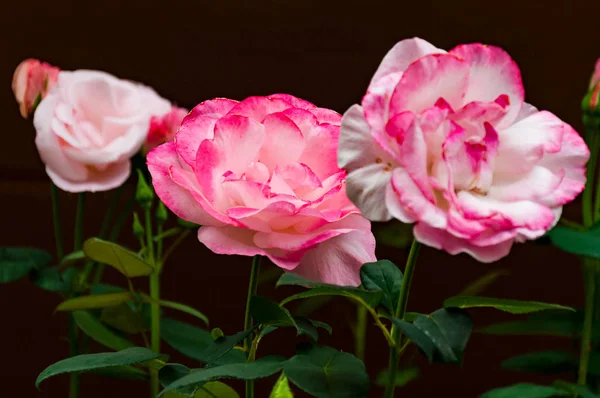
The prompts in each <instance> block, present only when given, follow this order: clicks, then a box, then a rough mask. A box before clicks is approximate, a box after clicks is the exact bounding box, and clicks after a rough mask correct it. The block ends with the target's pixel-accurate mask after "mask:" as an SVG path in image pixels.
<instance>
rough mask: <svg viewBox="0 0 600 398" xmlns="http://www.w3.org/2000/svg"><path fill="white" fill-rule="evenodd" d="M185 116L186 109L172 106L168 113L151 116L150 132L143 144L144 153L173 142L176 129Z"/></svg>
mask: <svg viewBox="0 0 600 398" xmlns="http://www.w3.org/2000/svg"><path fill="white" fill-rule="evenodd" d="M187 114H188V110H187V109H184V108H178V107H176V106H174V107H173V108H171V111H170V112H168V113H166V114H164V115H158V116H152V119H150V130H149V131H148V136H147V137H146V142H145V143H144V152H145V153H148V152H150V151H151V150H152V149H154V148H156V147H157V146H159V145H160V144H164V143H165V142H169V141H173V138H174V137H175V133H177V129H179V126H180V125H181V122H182V121H183V118H184V117H185V116H186V115H187Z"/></svg>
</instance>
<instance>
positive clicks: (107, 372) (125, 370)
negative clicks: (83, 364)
mask: <svg viewBox="0 0 600 398" xmlns="http://www.w3.org/2000/svg"><path fill="white" fill-rule="evenodd" d="M90 373H94V374H97V375H101V376H106V377H113V378H115V379H127V380H147V379H149V376H148V373H146V372H144V371H143V370H142V369H139V368H134V367H133V366H129V365H126V366H113V367H110V368H99V369H94V370H91V371H90Z"/></svg>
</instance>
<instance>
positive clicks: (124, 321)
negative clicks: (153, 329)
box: [100, 303, 148, 334]
mask: <svg viewBox="0 0 600 398" xmlns="http://www.w3.org/2000/svg"><path fill="white" fill-rule="evenodd" d="M131 307H132V306H131V305H128V304H125V303H122V304H119V305H117V306H115V307H106V308H103V309H102V314H101V315H100V320H101V321H102V322H104V323H106V324H107V325H109V326H111V327H113V328H115V329H117V330H120V331H122V332H125V333H128V334H135V333H140V332H142V331H145V330H147V329H148V327H147V325H145V324H144V321H143V318H142V314H139V313H136V311H134V310H133V309H132V308H131Z"/></svg>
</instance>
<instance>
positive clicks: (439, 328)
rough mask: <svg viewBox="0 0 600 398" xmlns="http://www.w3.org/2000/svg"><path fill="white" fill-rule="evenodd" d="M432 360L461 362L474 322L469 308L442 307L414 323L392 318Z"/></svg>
mask: <svg viewBox="0 0 600 398" xmlns="http://www.w3.org/2000/svg"><path fill="white" fill-rule="evenodd" d="M392 322H394V324H395V325H396V326H397V327H398V328H400V329H402V331H404V333H405V334H406V336H408V338H409V339H411V340H412V341H413V342H414V343H415V344H416V345H417V346H418V347H419V349H420V350H421V351H422V352H423V353H424V354H425V355H426V356H427V358H428V359H429V361H430V362H443V363H460V362H461V361H462V356H463V352H464V350H465V347H466V345H467V341H468V340H469V336H470V335H471V329H472V327H473V322H472V321H471V318H470V317H469V314H467V313H466V312H465V311H463V310H460V309H457V308H442V309H439V310H437V311H435V312H433V313H431V314H430V315H427V316H420V317H418V318H417V319H416V320H415V321H414V323H412V324H411V323H408V322H406V321H403V320H400V319H395V318H392Z"/></svg>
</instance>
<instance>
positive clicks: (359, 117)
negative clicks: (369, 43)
mask: <svg viewBox="0 0 600 398" xmlns="http://www.w3.org/2000/svg"><path fill="white" fill-rule="evenodd" d="M588 158H589V151H588V148H587V147H586V145H585V143H584V142H583V140H582V139H581V138H580V136H579V135H578V134H577V132H575V131H574V130H573V128H571V126H569V125H568V124H566V123H564V122H562V121H561V120H560V119H558V118H557V117H556V116H554V115H553V114H551V113H550V112H545V111H541V112H540V111H538V110H537V109H536V108H534V107H533V106H532V105H529V104H527V103H525V102H524V90H523V84H522V81H521V73H520V71H519V68H518V67H517V65H516V64H515V62H514V61H513V60H512V59H511V58H510V56H509V55H508V54H507V53H506V52H504V51H503V50H501V49H500V48H497V47H493V46H485V45H482V44H467V45H461V46H458V47H456V48H454V49H453V50H451V51H449V52H446V51H444V50H441V49H439V48H436V47H434V46H433V45H431V44H430V43H428V42H426V41H424V40H421V39H410V40H404V41H401V42H400V43H398V44H397V45H396V46H395V47H394V48H392V50H390V52H389V53H388V54H387V55H386V56H385V58H384V59H383V61H382V63H381V65H380V66H379V69H378V70H377V72H376V73H375V75H374V76H373V79H372V80H371V84H370V86H369V88H368V91H367V93H366V95H365V96H364V98H363V101H362V106H359V105H354V106H353V107H351V108H350V109H349V110H348V111H347V112H346V113H345V115H344V118H343V121H342V132H341V137H340V149H339V164H340V167H342V168H344V169H346V170H347V171H348V172H349V174H348V177H347V184H348V187H347V192H348V196H349V197H350V199H351V200H352V201H353V202H354V203H356V204H357V205H358V207H359V208H360V209H361V211H362V213H363V214H364V215H365V217H367V218H369V219H370V220H373V221H385V220H389V219H391V218H397V219H399V220H401V221H403V222H406V223H416V225H415V227H414V235H415V238H416V239H417V240H418V241H420V242H422V243H425V244H427V245H430V246H433V247H436V248H438V249H444V250H446V251H448V252H449V253H451V254H456V253H460V252H466V253H469V254H471V255H472V256H473V257H475V258H476V259H478V260H479V261H482V262H490V261H494V260H497V259H499V258H501V257H503V256H506V255H507V254H508V253H509V251H510V248H511V246H512V244H513V242H515V241H517V242H522V241H525V240H526V239H535V238H538V237H540V236H541V235H543V234H544V233H545V232H546V231H547V230H548V229H549V228H551V227H552V226H553V225H554V224H555V223H556V222H557V221H558V218H559V217H560V214H561V210H562V206H563V205H564V204H565V203H567V202H569V201H571V200H573V199H574V198H575V197H576V196H577V195H578V194H579V193H580V192H581V191H582V190H583V188H584V185H585V164H586V162H587V160H588Z"/></svg>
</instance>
